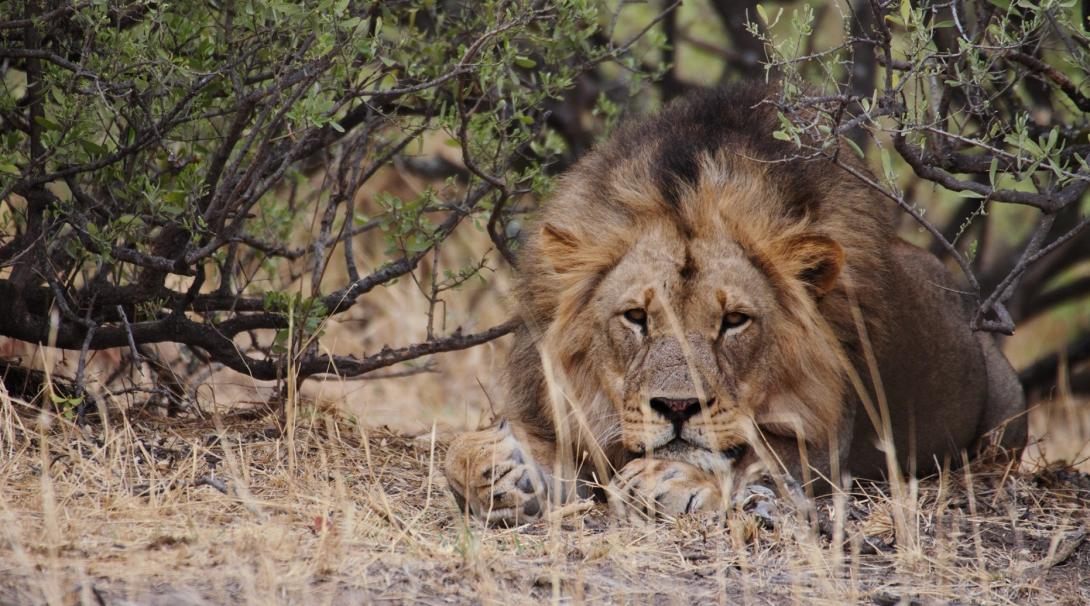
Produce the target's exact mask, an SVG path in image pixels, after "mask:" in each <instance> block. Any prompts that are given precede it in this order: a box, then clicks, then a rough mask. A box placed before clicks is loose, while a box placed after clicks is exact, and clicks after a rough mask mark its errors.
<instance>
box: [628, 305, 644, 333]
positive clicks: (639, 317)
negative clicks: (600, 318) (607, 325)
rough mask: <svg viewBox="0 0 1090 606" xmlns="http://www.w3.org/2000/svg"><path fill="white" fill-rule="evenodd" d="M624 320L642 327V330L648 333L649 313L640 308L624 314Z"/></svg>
mask: <svg viewBox="0 0 1090 606" xmlns="http://www.w3.org/2000/svg"><path fill="white" fill-rule="evenodd" d="M624 319H625V320H628V321H629V322H631V323H633V324H635V325H636V326H639V327H640V330H642V331H644V332H647V311H646V310H643V309H640V308H639V307H635V308H632V309H630V310H628V311H626V312H624Z"/></svg>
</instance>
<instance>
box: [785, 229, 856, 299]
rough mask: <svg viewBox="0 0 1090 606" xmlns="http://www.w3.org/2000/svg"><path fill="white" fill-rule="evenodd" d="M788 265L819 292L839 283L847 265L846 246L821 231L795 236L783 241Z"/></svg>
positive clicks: (819, 294) (818, 293)
mask: <svg viewBox="0 0 1090 606" xmlns="http://www.w3.org/2000/svg"><path fill="white" fill-rule="evenodd" d="M782 250H783V254H784V256H785V257H786V259H785V260H786V262H787V263H786V265H787V267H788V268H789V270H790V271H791V272H792V273H793V275H795V276H796V277H797V278H798V279H800V280H802V281H803V282H805V283H806V284H807V285H808V286H809V287H810V288H811V289H812V290H813V291H814V294H815V295H817V296H819V297H820V296H822V295H824V294H825V293H827V292H829V291H830V290H832V289H833V287H834V286H836V279H837V278H838V277H840V270H841V269H842V268H843V266H844V249H843V248H841V247H840V245H839V244H837V243H836V241H835V240H833V239H832V238H829V237H827V236H820V235H817V234H803V235H799V236H792V237H791V238H788V239H787V241H786V242H784V243H783V247H782Z"/></svg>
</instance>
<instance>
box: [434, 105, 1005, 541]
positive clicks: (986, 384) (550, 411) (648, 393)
mask: <svg viewBox="0 0 1090 606" xmlns="http://www.w3.org/2000/svg"><path fill="white" fill-rule="evenodd" d="M774 94H776V91H775V90H774V89H766V88H760V87H758V88H741V89H734V90H729V91H721V92H717V93H710V94H706V95H703V96H697V97H693V98H690V99H688V100H684V101H682V102H680V103H678V104H675V105H672V106H670V107H669V108H667V109H666V110H664V112H663V113H662V114H661V115H660V116H658V117H656V118H653V119H651V120H648V121H644V122H639V123H634V124H631V125H629V126H627V127H625V128H624V129H622V130H621V131H620V132H619V133H618V134H616V135H615V136H614V137H612V138H611V139H610V140H609V141H607V142H605V143H604V144H603V145H602V146H600V147H599V148H598V149H596V150H595V151H594V152H592V153H591V154H589V155H588V156H587V157H586V158H585V159H583V160H582V161H581V162H580V163H579V164H578V165H577V166H576V167H575V168H574V169H573V170H572V171H571V172H570V173H568V174H567V175H565V176H564V177H563V178H562V179H561V180H560V183H559V185H558V187H557V190H556V192H555V195H554V196H553V197H552V199H551V200H550V201H549V202H548V203H547V204H546V205H545V207H544V209H543V211H542V214H541V217H540V220H539V222H538V223H537V224H536V227H535V228H534V229H532V230H531V231H530V236H529V238H528V240H527V242H526V243H525V248H524V250H523V251H522V253H521V255H520V258H521V259H522V261H521V264H520V265H521V267H520V269H521V276H522V278H521V282H520V285H519V288H518V291H517V296H516V298H517V300H518V302H519V304H520V312H521V315H522V317H523V318H524V320H525V328H524V329H523V330H521V331H519V333H518V336H517V343H516V346H515V349H514V351H513V353H512V356H511V361H510V364H509V371H508V383H509V389H508V397H507V400H506V402H505V408H504V410H503V413H502V414H503V417H504V418H505V419H506V420H507V421H509V422H510V423H509V426H508V424H507V423H505V424H504V427H505V429H504V431H505V432H507V433H506V434H504V435H506V436H508V437H506V438H503V439H502V440H501V439H498V438H497V435H498V434H497V433H496V431H497V430H496V429H489V430H484V431H482V432H476V433H472V434H467V435H466V436H463V437H462V438H460V439H459V441H457V442H455V443H454V444H453V445H452V446H451V449H450V451H449V454H448V459H447V464H446V470H447V476H448V478H449V479H450V481H451V486H452V489H453V490H454V491H455V494H456V495H458V496H459V498H462V499H465V500H467V501H468V505H469V507H470V509H471V510H472V511H474V513H477V514H478V515H482V516H483V517H486V518H489V519H493V520H496V521H506V522H510V521H512V520H514V519H526V518H531V519H532V518H534V517H536V515H539V513H540V511H541V510H542V509H543V507H544V505H545V504H546V502H548V501H555V500H556V499H557V498H558V497H561V496H564V495H568V494H574V492H575V491H573V490H572V487H573V485H572V484H571V482H572V481H573V480H574V479H575V478H583V479H593V480H596V481H597V482H599V483H601V482H605V481H606V479H607V478H610V477H612V476H614V472H615V470H618V469H620V468H622V467H624V466H625V465H626V464H628V465H629V468H628V469H629V473H628V474H625V473H622V474H620V475H619V476H617V478H616V479H615V482H614V484H617V482H622V483H623V482H628V485H630V486H636V485H640V486H643V487H644V489H645V490H642V492H643V493H646V494H645V495H644V496H645V497H649V498H654V499H656V500H658V501H659V502H660V504H663V505H662V507H663V508H664V509H665V510H668V511H672V510H674V509H677V508H679V507H682V505H683V508H682V510H683V511H692V510H697V509H709V508H711V509H713V508H716V507H718V506H720V504H719V503H718V499H720V498H721V496H722V495H721V491H720V490H719V485H720V484H721V483H722V479H723V474H724V473H725V472H726V471H728V470H730V469H732V468H734V469H737V468H739V467H745V466H748V465H750V464H751V463H755V462H757V460H758V459H761V460H764V462H765V465H766V466H768V465H771V466H772V467H779V468H780V469H781V470H782V471H786V472H787V473H789V474H791V475H792V476H794V477H796V478H798V479H801V480H803V481H811V480H813V479H815V478H814V477H812V476H813V475H814V474H812V473H811V472H814V473H815V474H816V475H817V476H818V477H822V476H823V477H824V478H825V479H826V480H829V481H833V482H835V481H837V479H838V478H835V477H833V475H835V474H836V473H840V472H849V471H850V472H853V473H857V474H864V475H869V476H875V475H881V474H882V473H884V472H885V469H886V467H885V464H886V462H887V460H886V459H885V457H884V454H883V452H882V450H880V449H879V448H877V447H876V443H877V442H878V441H879V438H881V439H883V440H885V441H886V442H888V441H890V440H892V442H893V444H894V445H895V447H896V453H897V459H896V460H897V463H898V465H899V466H901V467H903V468H905V469H906V470H908V471H918V470H922V469H924V468H925V467H927V468H929V469H930V468H933V465H931V461H933V460H935V459H936V458H937V459H938V460H939V461H940V462H941V461H942V460H944V459H947V460H949V459H954V460H958V456H959V452H960V451H962V450H966V449H972V448H974V447H975V442H976V441H977V440H978V438H980V436H981V435H982V434H983V433H984V432H987V431H989V430H992V429H994V428H995V427H997V426H998V425H999V424H1000V423H1003V422H1005V421H1007V420H1008V419H1009V418H1010V417H1012V416H1016V415H1018V414H1019V413H1021V412H1022V411H1023V410H1024V403H1023V401H1022V398H1021V393H1020V390H1017V383H1016V382H1015V381H1014V380H1013V371H1012V370H1011V369H1010V367H1009V365H1007V364H1006V362H1005V360H1004V359H1003V358H1002V354H999V353H998V350H997V349H996V348H995V345H994V343H992V342H991V340H990V339H988V338H986V337H985V338H978V337H976V336H974V335H972V334H971V333H970V332H969V330H968V316H967V311H966V302H965V301H963V300H961V297H960V296H959V295H957V288H956V285H955V284H954V283H953V281H952V280H951V279H950V278H949V276H947V274H946V272H945V269H944V268H943V267H942V266H941V264H939V263H938V262H937V260H935V259H934V258H933V257H931V256H930V255H928V254H927V253H925V252H923V251H920V250H919V249H915V248H914V247H910V246H909V245H907V244H904V243H902V242H900V241H899V240H898V239H897V238H896V236H895V235H894V233H893V230H892V226H891V225H890V222H889V219H888V217H889V212H888V209H887V207H886V206H884V205H883V204H881V201H880V200H878V199H876V197H875V196H874V195H873V193H872V192H871V191H870V190H868V189H867V188H866V187H865V186H864V185H862V184H861V183H859V182H858V181H856V180H854V179H853V178H851V177H850V176H849V175H847V174H846V173H845V172H843V171H841V170H839V169H837V168H836V167H835V166H834V165H832V164H831V163H829V162H827V161H821V160H802V159H798V158H795V157H794V154H795V153H796V152H795V150H794V148H793V147H792V146H790V145H788V144H786V143H783V142H780V141H776V140H774V139H773V138H772V137H771V132H772V130H773V129H774V128H775V127H776V124H777V117H776V112H775V109H774V107H773V106H772V105H770V104H767V103H763V102H762V101H763V99H765V98H766V97H767V96H770V95H774ZM856 168H857V169H859V170H865V168H864V167H862V166H856ZM629 312H632V313H631V314H629ZM743 312H744V313H743ZM728 316H729V318H728ZM721 318H722V320H720V319H721ZM739 318H740V319H741V320H742V321H741V323H740V324H738V325H737V326H735V325H734V324H731V322H729V321H728V320H730V319H739ZM728 325H729V326H728ZM936 352H939V353H938V354H937V355H936ZM941 352H947V353H946V355H945V356H944V355H943V354H942V353H941ZM939 364H942V365H944V366H943V367H939ZM1015 391H1017V393H1014V392H1015ZM692 401H699V412H696V413H693V412H692V411H693V410H695V408H689V409H688V410H689V411H690V414H692V416H691V417H688V418H687V419H686V420H685V421H683V422H680V423H679V422H678V421H677V420H676V419H675V420H673V421H671V420H669V419H670V418H672V417H669V416H668V415H669V414H671V413H668V412H665V411H666V408H664V406H667V405H668V404H669V403H670V402H673V404H669V405H671V406H676V407H680V406H682V404H683V403H684V402H692ZM664 403H665V404H664ZM857 409H859V411H860V413H859V414H856V411H857ZM934 422H939V423H942V425H939V426H936V427H929V426H928V425H929V424H930V423H934ZM876 423H877V424H878V425H879V426H882V425H883V424H885V425H887V426H888V431H887V430H883V429H882V428H881V427H879V428H877V429H876V427H875V424H876ZM675 434H676V435H677V436H678V437H680V438H683V439H682V440H673V441H668V440H670V439H671V438H670V436H673V435H675ZM1024 438H1025V422H1024V419H1021V418H1020V419H1017V420H1015V421H1014V422H1013V423H1012V425H1011V426H1009V427H1008V432H1007V435H1006V436H1005V438H1004V439H1003V440H1002V441H1001V444H1002V445H1003V446H1006V447H1010V448H1020V447H1021V445H1022V443H1023V442H1024ZM497 444H501V446H497ZM502 444H506V446H502ZM739 446H743V447H744V450H743V451H739V450H737V447H739ZM738 452H744V455H742V456H741V459H739V458H738V455H737V453H738ZM633 453H637V454H638V453H644V454H646V457H642V458H641V460H644V461H645V462H644V463H639V464H638V465H639V474H640V477H639V478H638V479H635V480H634V479H633V477H629V476H633V474H634V473H635V472H633V471H632V466H633V464H632V463H630V461H631V460H632V457H633ZM509 459H510V460H517V461H519V463H518V464H517V465H510V464H507V463H502V461H507V460H509ZM497 460H499V461H501V464H499V465H497V464H496V461H497ZM648 460H662V461H663V463H661V464H660V463H656V464H650V463H648V462H646V461H648ZM497 469H498V470H499V471H500V472H502V474H500V477H499V480H500V483H499V484H497V483H496V482H495V481H492V483H491V484H488V483H487V482H485V481H484V480H481V481H477V482H476V483H474V481H473V480H474V478H476V477H478V476H479V477H481V478H484V476H489V478H490V479H491V478H493V477H494V476H496V475H497V474H496V473H495V471H496V470H497ZM679 478H684V479H685V481H684V482H683V483H682V484H683V485H684V486H688V491H689V492H688V493H685V494H680V495H679V494H678V491H679V490H681V489H679V488H678V485H679V482H680V481H681V480H680V479H679ZM693 478H696V479H695V480H694V479H693ZM520 484H521V488H519V485H520ZM497 486H498V487H499V488H498V489H497ZM656 487H658V488H656ZM656 491H657V493H656ZM497 492H498V493H499V496H498V497H497ZM630 492H632V491H630ZM632 494H634V492H632ZM666 494H670V495H673V496H672V497H671V499H667V500H666V501H669V502H670V503H673V505H670V504H665V503H666V501H664V499H663V496H664V495H666ZM697 497H699V498H697ZM489 511H491V512H493V513H495V515H492V514H490V513H489ZM496 512H498V513H496ZM527 512H534V513H533V515H529V514H528V513H527Z"/></svg>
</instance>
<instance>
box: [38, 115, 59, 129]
mask: <svg viewBox="0 0 1090 606" xmlns="http://www.w3.org/2000/svg"><path fill="white" fill-rule="evenodd" d="M34 121H35V122H37V123H38V125H39V126H41V127H42V128H44V129H46V130H61V125H60V124H57V123H56V122H54V121H52V120H50V119H49V118H46V117H45V116H37V117H35V118H34Z"/></svg>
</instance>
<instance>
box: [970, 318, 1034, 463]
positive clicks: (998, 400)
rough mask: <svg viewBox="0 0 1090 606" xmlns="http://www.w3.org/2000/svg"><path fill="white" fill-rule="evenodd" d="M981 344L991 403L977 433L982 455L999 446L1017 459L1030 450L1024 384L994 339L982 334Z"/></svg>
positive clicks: (979, 450) (978, 337)
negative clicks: (1023, 451) (1028, 447)
mask: <svg viewBox="0 0 1090 606" xmlns="http://www.w3.org/2000/svg"><path fill="white" fill-rule="evenodd" d="M977 340H978V341H980V346H981V350H982V351H983V353H984V361H985V364H986V366H987V371H988V372H987V375H988V402H987V404H986V405H985V407H984V416H983V418H982V419H981V420H980V427H979V428H978V430H977V432H978V435H979V436H981V437H980V443H979V444H978V445H977V450H978V453H983V452H987V451H988V450H989V448H992V447H995V446H998V447H999V448H1001V449H1003V450H1005V451H1008V454H1009V455H1010V456H1011V457H1012V458H1017V457H1019V456H1020V455H1021V452H1022V449H1023V448H1025V446H1026V438H1027V433H1028V419H1027V418H1026V398H1025V393H1024V392H1023V390H1022V384H1021V383H1019V381H1018V375H1017V373H1015V371H1014V369H1013V368H1012V367H1011V364H1010V362H1008V361H1007V358H1006V357H1005V356H1004V355H1003V352H1001V351H1000V350H999V346H998V345H996V342H995V339H993V338H992V336H991V335H989V334H984V333H978V334H977Z"/></svg>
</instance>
